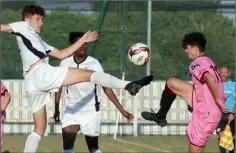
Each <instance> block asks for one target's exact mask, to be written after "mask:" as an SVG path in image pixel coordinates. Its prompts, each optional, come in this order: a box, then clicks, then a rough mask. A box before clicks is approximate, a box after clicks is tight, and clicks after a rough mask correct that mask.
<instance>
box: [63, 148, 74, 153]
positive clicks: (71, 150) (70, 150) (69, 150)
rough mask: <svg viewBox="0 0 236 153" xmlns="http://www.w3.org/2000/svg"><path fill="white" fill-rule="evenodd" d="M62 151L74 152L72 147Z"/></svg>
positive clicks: (65, 152) (66, 152)
mask: <svg viewBox="0 0 236 153" xmlns="http://www.w3.org/2000/svg"><path fill="white" fill-rule="evenodd" d="M64 153H74V150H73V148H72V149H64Z"/></svg>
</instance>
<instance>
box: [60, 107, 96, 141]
mask: <svg viewBox="0 0 236 153" xmlns="http://www.w3.org/2000/svg"><path fill="white" fill-rule="evenodd" d="M61 124H62V128H65V127H67V126H70V125H80V132H81V133H83V134H84V135H86V136H91V137H95V136H99V134H100V125H101V117H100V111H98V112H96V111H88V112H77V113H73V112H71V113H70V111H68V110H67V111H65V113H64V116H63V118H62V121H61Z"/></svg>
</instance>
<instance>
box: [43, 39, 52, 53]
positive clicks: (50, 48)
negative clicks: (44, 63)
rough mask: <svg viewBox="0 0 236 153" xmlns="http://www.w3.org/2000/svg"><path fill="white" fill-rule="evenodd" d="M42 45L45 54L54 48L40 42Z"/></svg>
mask: <svg viewBox="0 0 236 153" xmlns="http://www.w3.org/2000/svg"><path fill="white" fill-rule="evenodd" d="M42 45H43V47H44V49H45V50H46V53H47V54H49V53H50V52H51V51H52V50H53V49H54V48H55V47H53V46H50V45H48V44H47V43H46V42H45V41H43V40H42Z"/></svg>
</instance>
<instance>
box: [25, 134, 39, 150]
mask: <svg viewBox="0 0 236 153" xmlns="http://www.w3.org/2000/svg"><path fill="white" fill-rule="evenodd" d="M40 140H41V136H40V135H39V134H37V133H36V132H32V133H31V134H30V135H29V136H28V138H27V140H26V142H25V149H24V153H35V152H36V151H37V149H38V144H39V142H40Z"/></svg>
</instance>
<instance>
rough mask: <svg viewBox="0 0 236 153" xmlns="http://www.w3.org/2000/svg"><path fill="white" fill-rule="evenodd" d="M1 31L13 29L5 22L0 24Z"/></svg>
mask: <svg viewBox="0 0 236 153" xmlns="http://www.w3.org/2000/svg"><path fill="white" fill-rule="evenodd" d="M1 32H13V29H12V28H11V27H10V26H9V25H7V24H1Z"/></svg>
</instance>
